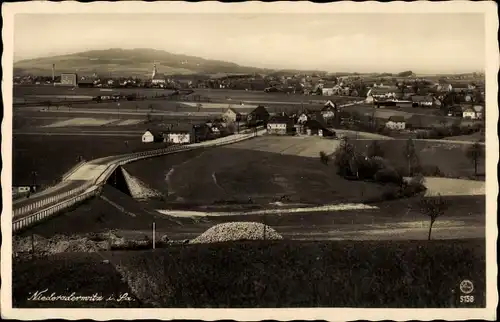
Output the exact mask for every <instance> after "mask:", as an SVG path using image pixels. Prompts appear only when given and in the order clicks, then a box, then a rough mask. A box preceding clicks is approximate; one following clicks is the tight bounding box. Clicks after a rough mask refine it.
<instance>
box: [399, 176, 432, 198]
mask: <svg viewBox="0 0 500 322" xmlns="http://www.w3.org/2000/svg"><path fill="white" fill-rule="evenodd" d="M424 183H425V178H424V176H423V175H421V174H418V175H416V176H414V177H413V178H411V180H410V182H408V183H407V184H405V186H404V188H403V191H402V195H403V197H412V196H415V195H416V194H419V193H421V192H424V191H425V190H427V188H426V187H425V185H424Z"/></svg>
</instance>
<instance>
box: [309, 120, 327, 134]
mask: <svg viewBox="0 0 500 322" xmlns="http://www.w3.org/2000/svg"><path fill="white" fill-rule="evenodd" d="M304 130H305V133H306V134H307V135H318V136H335V132H333V131H331V130H329V129H328V128H327V127H326V126H325V125H324V124H323V123H321V122H320V121H318V120H309V121H307V122H305V123H304Z"/></svg>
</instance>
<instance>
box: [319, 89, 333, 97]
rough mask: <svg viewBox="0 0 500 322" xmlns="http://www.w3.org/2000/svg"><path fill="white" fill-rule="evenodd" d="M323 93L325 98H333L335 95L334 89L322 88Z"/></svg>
mask: <svg viewBox="0 0 500 322" xmlns="http://www.w3.org/2000/svg"><path fill="white" fill-rule="evenodd" d="M321 92H322V94H323V96H333V95H334V89H333V88H324V87H323V88H322V89H321Z"/></svg>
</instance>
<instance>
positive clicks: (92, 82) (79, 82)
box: [78, 79, 94, 84]
mask: <svg viewBox="0 0 500 322" xmlns="http://www.w3.org/2000/svg"><path fill="white" fill-rule="evenodd" d="M78 84H94V81H93V80H92V79H81V80H79V81H78Z"/></svg>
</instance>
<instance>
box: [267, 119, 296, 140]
mask: <svg viewBox="0 0 500 322" xmlns="http://www.w3.org/2000/svg"><path fill="white" fill-rule="evenodd" d="M293 131H294V127H293V120H292V119H291V118H289V117H288V116H287V115H276V116H273V117H271V118H270V119H269V121H268V122H267V133H269V134H278V135H286V134H292V133H293Z"/></svg>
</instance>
